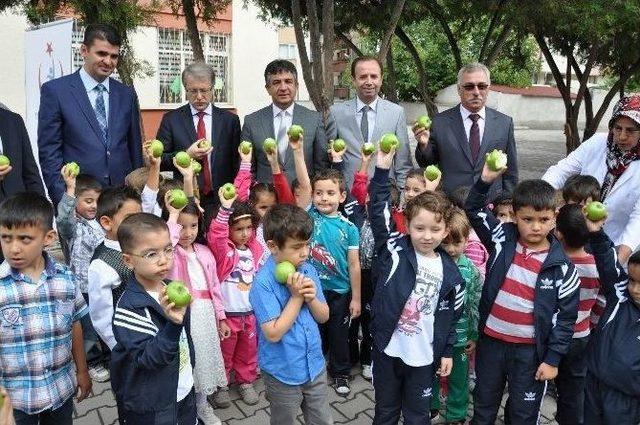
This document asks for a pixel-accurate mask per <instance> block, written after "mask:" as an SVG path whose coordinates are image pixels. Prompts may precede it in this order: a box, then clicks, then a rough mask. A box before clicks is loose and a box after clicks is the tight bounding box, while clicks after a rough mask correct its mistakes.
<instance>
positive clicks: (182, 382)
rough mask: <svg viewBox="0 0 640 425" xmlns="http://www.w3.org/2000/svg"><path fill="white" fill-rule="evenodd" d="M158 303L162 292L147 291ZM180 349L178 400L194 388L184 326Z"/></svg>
mask: <svg viewBox="0 0 640 425" xmlns="http://www.w3.org/2000/svg"><path fill="white" fill-rule="evenodd" d="M147 293H148V294H149V295H151V296H152V297H153V299H154V300H156V301H157V302H158V303H160V294H158V293H157V292H155V291H147ZM178 350H179V352H180V368H179V374H178V390H177V392H176V400H177V401H181V400H183V399H184V398H185V397H186V396H188V395H189V393H190V392H191V389H192V388H193V370H192V369H191V355H190V354H189V342H188V341H187V332H186V331H185V329H184V328H182V332H181V333H180V341H179V342H178Z"/></svg>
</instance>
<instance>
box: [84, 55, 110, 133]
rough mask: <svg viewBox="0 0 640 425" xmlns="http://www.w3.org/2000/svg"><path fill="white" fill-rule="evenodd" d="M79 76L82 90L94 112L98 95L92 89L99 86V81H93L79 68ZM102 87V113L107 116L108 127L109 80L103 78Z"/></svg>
mask: <svg viewBox="0 0 640 425" xmlns="http://www.w3.org/2000/svg"><path fill="white" fill-rule="evenodd" d="M79 74H80V79H81V80H82V84H83V85H84V89H85V90H86V91H87V96H89V102H91V106H92V107H93V110H94V111H95V109H96V99H97V98H98V93H97V92H96V91H95V90H94V89H95V88H96V86H97V85H98V84H100V81H96V80H94V79H93V77H92V76H91V75H89V74H88V73H87V71H85V70H84V67H82V68H80V72H79ZM102 85H103V86H104V88H105V89H106V91H105V92H104V93H103V94H102V96H103V97H104V111H105V113H106V116H107V125H109V78H105V79H104V81H102Z"/></svg>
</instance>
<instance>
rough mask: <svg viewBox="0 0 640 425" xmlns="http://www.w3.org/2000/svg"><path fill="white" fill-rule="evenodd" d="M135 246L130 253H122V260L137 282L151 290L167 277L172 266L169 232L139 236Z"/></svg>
mask: <svg viewBox="0 0 640 425" xmlns="http://www.w3.org/2000/svg"><path fill="white" fill-rule="evenodd" d="M135 245H136V246H135V247H134V248H133V249H132V250H131V252H125V253H123V255H122V258H123V260H124V262H125V264H126V265H127V266H128V267H129V268H131V269H132V270H133V271H134V273H135V275H136V278H137V279H138V281H140V283H141V284H142V285H144V286H145V287H147V288H152V287H154V286H155V285H156V284H157V283H158V282H160V281H161V280H162V279H164V278H166V277H167V275H168V274H169V271H170V270H171V267H172V266H173V245H172V244H171V239H170V237H169V232H168V231H166V230H161V231H158V232H149V233H146V234H140V235H139V236H137V238H136V244H135Z"/></svg>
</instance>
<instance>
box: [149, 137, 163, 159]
mask: <svg viewBox="0 0 640 425" xmlns="http://www.w3.org/2000/svg"><path fill="white" fill-rule="evenodd" d="M149 150H150V151H151V155H153V157H154V158H160V157H161V156H162V153H163V152H164V145H163V144H162V142H161V141H160V140H153V141H152V142H151V144H150V145H149Z"/></svg>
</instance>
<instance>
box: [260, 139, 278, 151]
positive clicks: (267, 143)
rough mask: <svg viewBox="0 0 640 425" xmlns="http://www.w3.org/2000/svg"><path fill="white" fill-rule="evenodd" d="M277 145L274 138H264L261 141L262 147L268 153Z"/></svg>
mask: <svg viewBox="0 0 640 425" xmlns="http://www.w3.org/2000/svg"><path fill="white" fill-rule="evenodd" d="M277 146H278V143H277V142H276V140H275V139H272V138H271V137H268V138H266V139H264V143H262V149H263V150H264V151H265V152H266V153H268V154H271V153H273V152H275V151H276V147H277Z"/></svg>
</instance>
